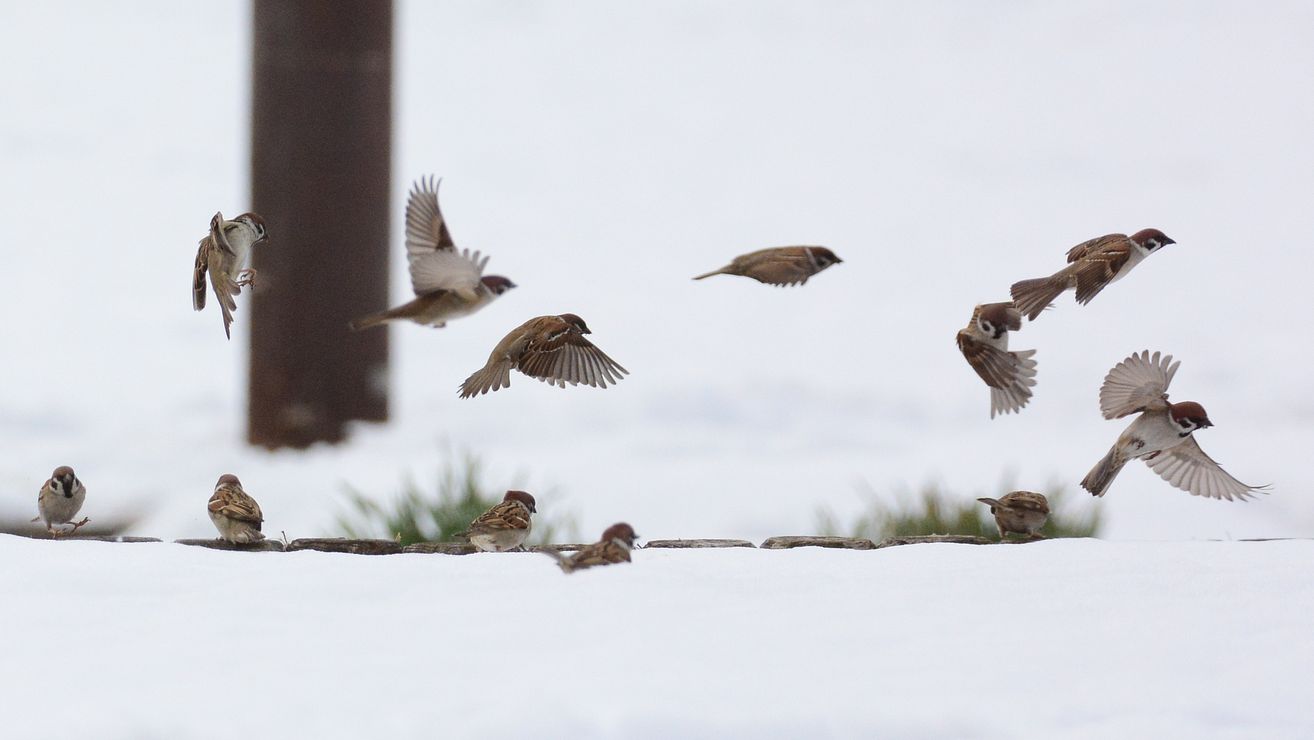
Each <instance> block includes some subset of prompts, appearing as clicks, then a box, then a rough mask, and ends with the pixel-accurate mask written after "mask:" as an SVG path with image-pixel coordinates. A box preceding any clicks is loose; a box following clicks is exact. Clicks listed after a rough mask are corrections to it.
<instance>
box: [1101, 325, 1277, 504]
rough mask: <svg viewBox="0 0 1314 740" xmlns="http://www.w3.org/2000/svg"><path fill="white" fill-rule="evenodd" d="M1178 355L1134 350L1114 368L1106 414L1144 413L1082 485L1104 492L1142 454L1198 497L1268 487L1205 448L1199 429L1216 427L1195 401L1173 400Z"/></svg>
mask: <svg viewBox="0 0 1314 740" xmlns="http://www.w3.org/2000/svg"><path fill="white" fill-rule="evenodd" d="M1172 360H1173V356H1172V355H1164V356H1162V357H1161V356H1160V354H1159V353H1158V352H1155V353H1154V354H1153V355H1151V354H1150V353H1149V351H1148V350H1146V351H1143V352H1141V353H1140V354H1134V355H1132V356H1131V357H1128V358H1127V359H1125V360H1123V361H1122V362H1120V363H1118V364H1117V365H1115V366H1114V367H1113V369H1112V370H1110V371H1109V374H1108V375H1107V376H1105V378H1104V385H1103V386H1102V387H1101V388H1100V410H1101V411H1102V412H1103V413H1104V418H1106V419H1121V418H1122V417H1124V416H1127V415H1129V414H1135V413H1139V414H1140V416H1138V417H1136V421H1133V422H1132V423H1131V426H1129V427H1127V429H1126V430H1125V431H1124V432H1123V433H1122V436H1120V437H1118V441H1117V442H1116V443H1115V444H1114V445H1113V448H1112V449H1110V450H1109V454H1107V455H1105V456H1104V459H1103V460H1100V461H1099V462H1098V463H1096V464H1095V467H1094V468H1091V471H1090V472H1089V473H1087V474H1086V477H1085V478H1084V479H1082V481H1081V486H1082V488H1085V489H1086V490H1087V491H1090V492H1091V493H1092V494H1094V495H1096V496H1103V495H1104V494H1105V492H1106V491H1108V490H1109V484H1111V483H1113V479H1114V478H1115V477H1116V476H1117V475H1118V471H1120V470H1122V467H1123V466H1124V465H1126V464H1127V462H1128V461H1129V460H1136V459H1141V460H1144V461H1145V464H1146V465H1149V466H1150V469H1151V470H1153V471H1154V472H1155V473H1158V474H1159V477H1161V478H1163V479H1164V480H1166V481H1168V482H1169V483H1170V484H1172V485H1173V487H1175V488H1180V489H1182V490H1183V491H1186V492H1188V493H1190V494H1191V495H1192V496H1206V497H1208V498H1221V499H1227V500H1228V501H1231V500H1232V499H1234V498H1235V499H1241V500H1243V501H1244V500H1246V499H1248V498H1251V497H1252V496H1253V494H1254V493H1255V492H1257V491H1259V492H1262V490H1263V489H1264V488H1266V486H1248V485H1246V484H1244V483H1242V482H1241V481H1238V480H1237V479H1236V478H1233V477H1232V476H1231V475H1229V474H1228V473H1227V472H1226V471H1224V470H1223V469H1222V468H1221V467H1219V465H1218V463H1216V462H1214V460H1213V458H1211V457H1209V456H1208V455H1206V454H1205V453H1204V450H1202V449H1200V445H1199V444H1197V443H1196V441H1195V437H1194V432H1195V431H1196V430H1198V429H1203V428H1205V427H1211V426H1213V425H1214V424H1213V422H1211V421H1209V415H1208V414H1206V413H1205V410H1204V407H1203V406H1201V405H1200V404H1198V403H1196V402H1195V401H1180V402H1178V403H1169V402H1168V393H1167V391H1168V384H1169V383H1171V382H1172V380H1173V375H1174V374H1175V373H1176V372H1177V366H1178V365H1180V364H1181V363H1180V362H1173V361H1172Z"/></svg>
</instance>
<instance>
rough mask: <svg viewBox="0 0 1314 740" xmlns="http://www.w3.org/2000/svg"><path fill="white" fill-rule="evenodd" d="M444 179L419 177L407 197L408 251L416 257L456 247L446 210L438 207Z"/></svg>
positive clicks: (408, 254)
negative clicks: (445, 217) (445, 215)
mask: <svg viewBox="0 0 1314 740" xmlns="http://www.w3.org/2000/svg"><path fill="white" fill-rule="evenodd" d="M441 182H442V181H441V180H434V179H433V177H432V176H430V177H429V178H427V179H426V178H420V180H419V182H417V183H415V184H414V185H412V186H411V193H410V195H409V196H407V198H406V254H407V256H408V257H411V258H415V257H416V256H418V255H421V254H425V253H427V252H434V251H438V250H442V249H455V248H456V243H455V242H453V241H452V234H451V232H449V231H448V230H447V222H446V221H444V220H443V212H442V211H441V210H440V209H439V208H438V185H439V184H440V183H441Z"/></svg>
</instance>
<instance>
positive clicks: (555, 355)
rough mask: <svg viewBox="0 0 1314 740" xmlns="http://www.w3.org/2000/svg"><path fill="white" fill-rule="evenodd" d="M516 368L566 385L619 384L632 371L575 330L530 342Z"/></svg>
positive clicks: (560, 385)
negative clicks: (623, 376)
mask: <svg viewBox="0 0 1314 740" xmlns="http://www.w3.org/2000/svg"><path fill="white" fill-rule="evenodd" d="M516 369H518V370H519V371H520V372H522V373H524V374H525V375H528V376H529V377H531V378H538V379H539V380H542V381H544V382H546V383H548V384H550V385H556V386H557V387H559V388H565V387H566V384H567V383H569V384H571V385H578V384H580V383H583V384H584V385H587V386H592V387H594V388H606V387H607V385H608V384H611V385H615V384H616V383H619V382H620V380H621V376H622V375H628V374H629V371H628V370H626V369H625V368H623V367H621V366H620V365H619V364H618V363H617V362H616V361H615V360H613V359H611V358H610V357H608V356H607V355H606V353H604V352H603V351H602V350H600V349H598V348H597V347H596V346H594V344H593V343H592V342H590V341H589V340H588V339H586V338H585V337H584V335H583V334H580V333H578V332H575V331H565V332H558V333H556V334H553V335H550V336H549V337H547V339H545V340H543V341H540V342H536V343H534V344H532V345H530V346H529V347H528V348H527V349H526V350H525V352H524V354H523V355H521V357H520V361H519V362H518V363H516Z"/></svg>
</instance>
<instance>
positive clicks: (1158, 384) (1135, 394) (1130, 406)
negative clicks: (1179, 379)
mask: <svg viewBox="0 0 1314 740" xmlns="http://www.w3.org/2000/svg"><path fill="white" fill-rule="evenodd" d="M1181 364H1182V363H1181V362H1180V361H1179V362H1173V356H1172V355H1163V354H1161V353H1159V352H1155V353H1154V354H1153V355H1151V354H1150V351H1149V350H1143V351H1141V352H1139V353H1137V354H1133V355H1132V356H1131V357H1128V358H1127V359H1125V360H1123V361H1122V362H1119V363H1118V364H1117V365H1114V366H1113V369H1112V370H1110V371H1109V373H1108V375H1105V376H1104V384H1103V385H1101V386H1100V411H1101V412H1103V414H1104V418H1106V419H1120V418H1122V417H1124V416H1127V415H1128V414H1134V413H1137V412H1140V411H1144V410H1145V409H1147V408H1162V407H1163V405H1165V404H1166V403H1167V401H1168V386H1169V385H1170V384H1171V383H1172V382H1173V375H1175V374H1176V373H1177V367H1178V366H1179V365H1181Z"/></svg>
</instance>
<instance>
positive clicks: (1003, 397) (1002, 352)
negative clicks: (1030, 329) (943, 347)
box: [958, 303, 1036, 419]
mask: <svg viewBox="0 0 1314 740" xmlns="http://www.w3.org/2000/svg"><path fill="white" fill-rule="evenodd" d="M1021 328H1022V314H1021V313H1019V312H1018V310H1017V309H1016V308H1014V307H1013V304H1012V303H983V304H980V305H978V306H977V307H976V308H974V309H972V319H971V320H970V321H968V322H967V328H965V329H962V330H960V331H959V332H958V350H959V351H960V352H962V353H963V357H965V358H967V363H968V364H969V365H971V366H972V369H973V370H975V371H976V374H977V375H980V376H981V379H982V380H984V381H985V383H986V385H988V386H990V418H991V419H993V418H995V414H1007V413H1011V412H1014V411H1021V409H1022V407H1023V406H1026V405H1027V401H1030V400H1031V386H1033V385H1035V384H1036V380H1035V378H1036V361H1035V360H1033V359H1031V357H1032V355H1034V354H1036V351H1035V350H1034V349H1028V350H1022V351H1020V352H1009V351H1008V332H1009V331H1010V330H1011V331H1017V330H1018V329H1021Z"/></svg>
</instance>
